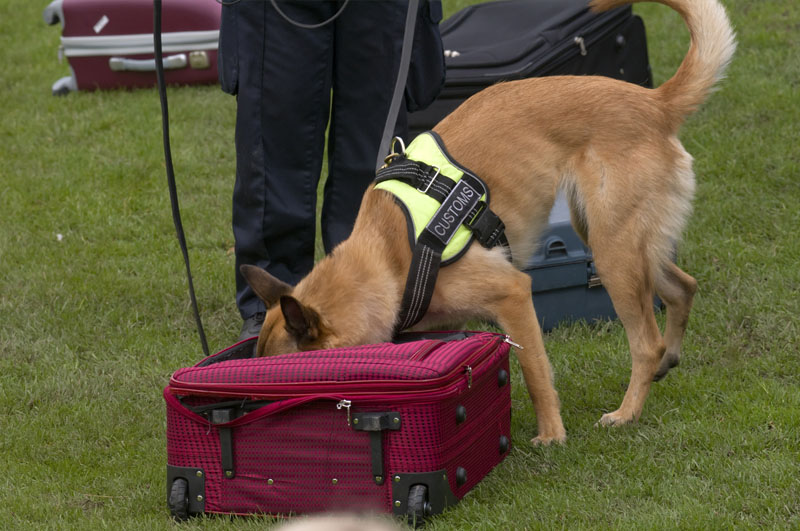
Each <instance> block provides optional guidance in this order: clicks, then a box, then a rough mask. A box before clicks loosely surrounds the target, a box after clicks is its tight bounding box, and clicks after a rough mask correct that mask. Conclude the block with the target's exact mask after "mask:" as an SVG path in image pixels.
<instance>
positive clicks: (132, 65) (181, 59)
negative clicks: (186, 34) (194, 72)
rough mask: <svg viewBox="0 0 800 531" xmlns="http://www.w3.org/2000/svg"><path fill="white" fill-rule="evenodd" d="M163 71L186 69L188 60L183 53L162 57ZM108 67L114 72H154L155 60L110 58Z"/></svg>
mask: <svg viewBox="0 0 800 531" xmlns="http://www.w3.org/2000/svg"><path fill="white" fill-rule="evenodd" d="M163 61H164V70H178V69H180V68H186V65H188V64H189V60H188V58H187V57H186V54H185V53H179V54H175V55H170V56H168V57H164V59H163ZM108 67H109V68H110V69H111V70H113V71H114V72H155V71H156V60H155V59H126V58H125V57H111V58H109V60H108Z"/></svg>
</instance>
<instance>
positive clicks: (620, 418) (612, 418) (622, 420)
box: [595, 410, 636, 427]
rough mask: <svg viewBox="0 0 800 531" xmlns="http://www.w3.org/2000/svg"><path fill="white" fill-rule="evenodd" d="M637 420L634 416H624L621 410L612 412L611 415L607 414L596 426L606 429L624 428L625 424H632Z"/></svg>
mask: <svg viewBox="0 0 800 531" xmlns="http://www.w3.org/2000/svg"><path fill="white" fill-rule="evenodd" d="M635 420H636V419H635V418H634V417H633V416H631V415H624V414H622V413H620V412H619V410H617V411H612V412H611V413H606V414H605V415H603V416H602V417H600V420H598V421H597V423H596V424H595V426H604V427H609V426H623V425H625V424H630V423H631V422H634V421H635Z"/></svg>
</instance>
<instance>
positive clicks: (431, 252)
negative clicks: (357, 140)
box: [376, 132, 508, 332]
mask: <svg viewBox="0 0 800 531" xmlns="http://www.w3.org/2000/svg"><path fill="white" fill-rule="evenodd" d="M418 143H421V144H422V145H423V146H424V148H428V149H421V150H417V149H415V145H419V144H418ZM431 146H435V147H436V150H434V151H433V152H431V150H430V148H431ZM418 151H423V152H425V151H427V153H425V154H424V155H423V156H425V155H427V157H426V158H434V159H438V160H435V161H434V164H428V163H426V162H423V161H421V160H415V159H414V158H411V157H414V156H416V154H417V152H418ZM442 158H443V159H444V160H442ZM437 163H438V165H436V164H437ZM444 172H448V173H449V174H450V176H447V175H445V174H444ZM376 182H377V184H376V187H377V188H382V189H385V190H387V191H390V192H392V193H393V194H394V195H395V196H396V198H397V199H398V202H399V203H400V204H401V206H402V207H403V211H404V213H405V214H406V217H407V219H408V220H409V224H408V225H409V233H410V234H409V236H410V241H411V242H412V246H413V256H412V260H411V266H410V268H409V274H408V278H407V279H406V287H405V291H404V293H403V301H402V304H401V311H400V319H399V321H398V326H397V330H396V331H398V332H399V331H401V330H404V329H406V328H409V327H411V326H413V325H414V324H416V323H417V322H419V321H420V320H421V319H422V317H423V316H424V315H425V312H426V311H427V309H428V306H429V305H430V301H431V298H432V296H433V290H434V287H435V285H436V278H437V276H438V272H439V268H440V267H441V266H445V265H448V264H449V263H452V262H454V261H455V260H457V259H458V258H460V257H461V256H462V255H463V254H464V253H465V252H466V250H467V248H468V247H469V245H470V244H471V243H472V240H473V239H476V240H477V241H478V242H479V243H480V244H481V245H483V246H484V247H487V248H491V247H494V246H496V245H505V246H508V241H507V240H506V238H505V234H504V225H503V222H502V221H501V220H500V218H499V217H498V216H497V215H496V214H495V213H494V212H492V211H491V210H490V209H489V205H488V195H489V194H488V189H487V187H486V185H485V184H484V183H483V181H482V180H481V179H479V178H478V177H477V176H475V175H474V174H472V173H471V172H469V170H466V169H464V168H461V167H460V166H457V165H455V163H453V162H452V160H450V158H449V157H448V156H447V155H446V151H445V150H444V148H443V146H442V144H441V139H439V138H438V135H436V134H435V133H432V132H429V133H425V134H423V135H420V136H419V137H417V139H415V140H414V142H413V143H412V144H411V145H410V146H409V149H408V154H407V155H406V154H400V155H397V154H395V155H394V156H393V157H392V159H391V160H390V161H389V162H388V163H387V165H386V166H385V167H384V168H382V169H381V170H379V171H378V174H377V177H376ZM431 200H433V201H431ZM418 202H422V203H425V202H427V209H428V212H426V213H425V214H423V215H420V214H419V213H418V212H417V211H415V210H413V209H414V208H415V206H414V205H413V204H411V203H414V204H416V203H418ZM433 209H435V212H433V214H432V215H431V214H430V211H431V210H433ZM422 220H427V223H425V221H422ZM423 223H424V227H423V226H422V225H423ZM454 244H455V245H454Z"/></svg>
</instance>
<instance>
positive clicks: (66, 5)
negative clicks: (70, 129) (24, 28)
mask: <svg viewBox="0 0 800 531" xmlns="http://www.w3.org/2000/svg"><path fill="white" fill-rule="evenodd" d="M220 9H221V7H220V4H219V3H217V2H216V0H164V1H163V5H162V13H163V14H162V45H163V54H164V69H165V74H164V78H165V80H166V82H167V83H170V84H203V83H216V82H217V46H218V41H219V24H220ZM44 20H45V22H47V23H48V24H51V25H52V24H57V23H59V22H60V23H61V27H62V35H61V46H60V47H59V57H60V58H62V57H66V58H67V60H68V61H69V66H70V69H71V71H72V74H71V75H70V76H67V77H64V78H62V79H59V80H58V81H56V83H55V84H53V94H67V93H69V92H71V91H74V90H94V89H111V88H125V87H152V86H155V84H156V74H155V61H154V60H153V1H152V0H113V1H108V0H53V2H52V3H51V4H50V5H49V6H48V7H47V8H46V9H45V10H44Z"/></svg>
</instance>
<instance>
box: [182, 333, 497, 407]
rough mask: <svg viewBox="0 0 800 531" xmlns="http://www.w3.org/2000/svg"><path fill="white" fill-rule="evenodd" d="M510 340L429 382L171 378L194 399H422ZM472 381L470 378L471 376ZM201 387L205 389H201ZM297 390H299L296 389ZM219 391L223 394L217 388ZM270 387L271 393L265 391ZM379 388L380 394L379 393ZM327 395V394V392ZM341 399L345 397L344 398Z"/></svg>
mask: <svg viewBox="0 0 800 531" xmlns="http://www.w3.org/2000/svg"><path fill="white" fill-rule="evenodd" d="M507 342H508V341H507V336H503V335H500V334H496V335H495V336H494V337H493V338H492V340H491V341H489V342H488V343H487V344H486V345H484V346H483V347H481V348H479V349H478V350H476V351H475V352H474V353H473V354H472V355H471V356H469V358H467V359H466V360H465V361H464V362H462V363H461V364H460V365H458V366H457V367H455V368H454V369H453V370H452V371H450V372H449V373H447V374H445V375H443V376H439V377H436V378H428V379H423V380H418V381H406V380H404V381H395V380H367V381H351V382H330V381H327V382H301V383H280V384H261V386H259V387H260V388H259V387H250V386H248V385H241V386H238V385H236V384H230V383H221V384H214V383H203V384H185V383H182V382H178V381H175V380H174V379H172V378H170V385H169V387H170V392H171V393H172V394H182V392H183V393H186V394H190V395H192V396H225V397H231V398H233V397H245V398H249V399H253V400H256V399H258V400H261V399H272V398H291V397H297V396H307V395H309V394H314V395H320V396H326V395H327V396H333V395H335V394H338V393H337V391H339V390H341V388H342V387H343V386H345V385H349V386H353V385H355V386H356V387H357V388H359V389H358V390H356V391H350V392H348V395H373V394H374V395H390V394H392V393H397V392H402V393H403V395H418V394H422V393H425V392H426V391H430V390H432V389H437V388H438V387H439V386H441V384H442V383H444V382H447V381H449V380H451V379H453V377H454V376H455V375H457V374H458V373H461V372H462V371H464V369H465V367H470V368H471V369H477V368H479V367H481V366H483V364H484V363H486V361H487V360H488V357H487V358H486V360H483V361H482V362H481V363H479V364H478V365H476V366H474V367H473V366H472V363H473V362H474V361H475V360H478V359H480V358H481V357H482V356H483V355H484V354H485V353H486V352H487V351H489V350H491V349H494V348H496V347H497V345H498V344H499V343H507ZM468 379H469V375H468ZM196 385H197V386H202V387H204V388H202V389H197V387H196ZM271 385H275V386H276V387H279V388H285V387H287V386H289V387H294V389H292V390H291V391H280V390H274V391H273V390H270V389H268V387H269V386H271ZM295 386H296V387H295ZM215 387H218V388H219V390H214V389H213V388H215ZM264 387H267V389H264ZM375 388H377V389H378V390H375ZM326 391H327V392H326ZM340 396H341V395H340Z"/></svg>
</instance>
